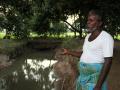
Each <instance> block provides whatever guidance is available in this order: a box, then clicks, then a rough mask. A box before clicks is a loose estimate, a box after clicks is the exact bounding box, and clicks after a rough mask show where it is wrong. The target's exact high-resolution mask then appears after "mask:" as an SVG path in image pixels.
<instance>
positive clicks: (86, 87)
mask: <svg viewBox="0 0 120 90" xmlns="http://www.w3.org/2000/svg"><path fill="white" fill-rule="evenodd" d="M102 66H103V64H98V63H95V64H88V63H83V62H80V63H79V66H78V67H79V72H80V75H79V76H78V78H77V82H76V90H93V89H94V87H95V85H96V83H97V81H98V78H99V75H100V72H101V69H102ZM102 90H107V84H106V82H104V83H103V86H102Z"/></svg>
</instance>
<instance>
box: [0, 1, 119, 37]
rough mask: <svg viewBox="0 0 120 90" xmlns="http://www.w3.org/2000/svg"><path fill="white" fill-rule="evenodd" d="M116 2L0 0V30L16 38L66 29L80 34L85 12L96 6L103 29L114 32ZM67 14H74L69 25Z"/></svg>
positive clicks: (117, 17)
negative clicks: (73, 18) (72, 21)
mask: <svg viewBox="0 0 120 90" xmlns="http://www.w3.org/2000/svg"><path fill="white" fill-rule="evenodd" d="M119 3H120V0H105V1H103V0H0V30H1V31H2V30H6V36H9V35H13V36H14V37H15V38H17V39H23V38H28V37H29V36H30V32H36V33H37V34H38V35H41V36H44V37H46V36H47V35H57V36H59V35H60V34H62V33H64V32H67V30H71V31H73V32H75V33H76V32H78V33H79V36H80V38H82V37H83V36H82V32H83V29H85V28H86V18H87V13H88V11H89V10H90V9H91V8H93V7H97V8H100V10H101V11H103V12H104V20H105V23H104V25H105V28H104V29H105V30H107V31H108V32H109V33H111V34H112V36H118V35H119V33H120V30H119V29H120V20H119V18H120V4H119ZM69 15H74V16H76V15H77V16H78V19H77V20H75V21H74V24H72V25H71V24H70V23H69V22H67V19H68V16H69ZM68 25H69V26H71V28H70V29H69V28H68Z"/></svg>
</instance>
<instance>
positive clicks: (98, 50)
mask: <svg viewBox="0 0 120 90" xmlns="http://www.w3.org/2000/svg"><path fill="white" fill-rule="evenodd" d="M90 35H91V34H88V35H87V36H86V38H85V41H84V44H83V53H82V55H81V58H80V62H84V63H104V58H105V57H112V56H113V47H114V40H113V38H112V36H111V35H110V34H109V33H107V32H106V31H102V32H101V33H100V34H99V36H97V38H96V39H94V40H93V41H88V38H89V36H90Z"/></svg>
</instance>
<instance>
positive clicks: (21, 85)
mask: <svg viewBox="0 0 120 90" xmlns="http://www.w3.org/2000/svg"><path fill="white" fill-rule="evenodd" d="M55 62H56V60H54V51H52V50H47V51H34V50H27V51H26V52H25V53H24V54H23V55H22V56H20V57H19V58H17V59H16V60H15V61H14V62H13V64H12V65H11V66H9V67H7V68H5V69H3V70H1V71H0V90H54V80H55V77H54V75H53V71H52V65H53V64H54V63H55Z"/></svg>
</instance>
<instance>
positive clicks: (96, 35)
mask: <svg viewBox="0 0 120 90" xmlns="http://www.w3.org/2000/svg"><path fill="white" fill-rule="evenodd" d="M102 26H103V18H102V14H101V13H100V11H99V10H97V9H94V10H91V11H90V12H89V14H88V20H87V27H88V28H87V31H88V34H87V36H86V38H85V41H84V44H83V50H82V51H80V52H76V51H69V50H67V49H63V50H64V51H63V54H64V55H66V54H67V55H72V56H76V57H80V61H79V70H80V75H79V77H78V78H77V82H76V90H108V89H107V84H106V79H107V75H108V72H109V70H110V67H111V64H112V57H113V46H114V40H113V38H112V36H111V35H110V34H109V33H107V32H106V31H104V30H103V27H102Z"/></svg>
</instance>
